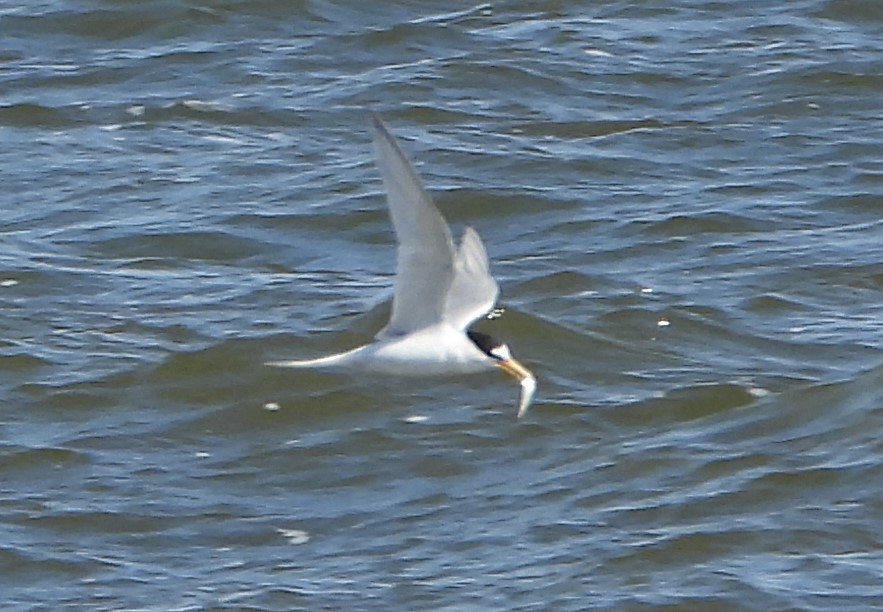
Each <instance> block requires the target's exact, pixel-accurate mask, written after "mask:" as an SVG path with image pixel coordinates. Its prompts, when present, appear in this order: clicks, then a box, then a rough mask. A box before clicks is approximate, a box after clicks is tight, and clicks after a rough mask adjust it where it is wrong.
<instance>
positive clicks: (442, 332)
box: [267, 114, 536, 418]
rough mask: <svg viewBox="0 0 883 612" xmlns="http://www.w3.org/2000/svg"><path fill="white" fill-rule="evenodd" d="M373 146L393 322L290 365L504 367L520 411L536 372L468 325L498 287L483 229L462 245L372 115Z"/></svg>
mask: <svg viewBox="0 0 883 612" xmlns="http://www.w3.org/2000/svg"><path fill="white" fill-rule="evenodd" d="M371 126H372V130H373V139H374V153H375V156H376V161H377V166H378V168H379V169H380V174H381V176H382V178H383V185H384V188H385V189H386V194H387V198H386V200H387V204H388V206H389V214H390V217H391V218H392V224H393V227H394V229H395V234H396V239H397V240H398V251H397V260H396V278H395V296H394V297H393V301H392V313H391V316H390V319H389V323H388V324H387V325H386V327H384V328H383V329H382V330H381V331H380V332H379V333H378V334H377V336H376V337H375V339H374V342H372V343H371V344H367V345H365V346H361V347H358V348H355V349H352V350H349V351H346V352H344V353H339V354H335V355H329V356H327V357H320V358H318V359H308V360H302V361H273V362H268V363H267V365H271V366H278V367H286V368H340V369H346V370H356V371H365V372H372V373H380V374H388V375H414V376H433V375H443V374H469V373H474V372H483V371H488V370H493V369H495V368H499V369H501V370H503V371H504V372H506V373H507V374H509V375H511V376H513V377H514V378H515V379H516V380H518V381H519V383H520V384H521V399H520V401H519V404H518V418H521V417H522V416H524V414H525V413H526V412H527V409H528V406H530V402H531V400H532V398H533V394H534V391H535V390H536V379H535V378H534V376H533V374H531V372H530V371H529V370H528V369H527V368H525V367H524V366H523V365H521V364H520V363H519V362H518V361H516V360H515V359H514V358H513V357H512V353H511V352H510V350H509V347H507V346H506V345H505V344H504V343H502V342H500V341H498V340H497V339H495V338H493V337H491V336H489V335H488V334H485V333H482V332H478V331H473V330H471V329H470V326H471V325H472V324H473V323H474V322H475V321H476V320H478V319H480V318H482V317H483V316H485V315H486V314H487V313H488V312H490V311H491V309H492V308H493V307H494V304H495V303H496V300H497V295H498V293H499V287H498V286H497V282H496V281H495V280H494V278H493V277H492V276H491V274H490V270H489V264H488V257H487V253H486V252H485V249H484V245H483V244H482V242H481V238H479V237H478V233H477V232H476V231H475V230H474V229H472V228H471V227H467V228H465V230H464V231H463V236H462V238H461V239H460V245H459V247H456V248H455V246H454V242H453V240H452V238H451V230H450V228H448V224H447V223H446V222H445V220H444V218H443V217H442V216H441V213H440V212H439V211H438V208H436V206H435V204H434V203H433V202H432V198H430V197H429V194H428V193H427V192H426V190H425V189H424V187H423V184H422V182H421V180H420V177H419V176H417V172H416V171H415V170H414V167H413V166H412V165H411V163H410V162H409V161H408V158H407V157H406V156H405V154H404V153H403V152H402V149H401V147H400V146H399V144H398V142H397V141H396V139H395V137H394V136H393V135H392V134H391V133H390V132H389V130H388V129H387V127H386V125H385V124H384V123H383V121H382V120H381V119H380V117H378V116H377V115H374V114H372V115H371Z"/></svg>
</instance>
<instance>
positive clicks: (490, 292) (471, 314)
mask: <svg viewBox="0 0 883 612" xmlns="http://www.w3.org/2000/svg"><path fill="white" fill-rule="evenodd" d="M499 292H500V289H499V287H498V286H497V281H495V280H494V277H493V276H491V272H490V268H489V264H488V258H487V252H485V250H484V245H483V244H482V243H481V238H479V237H478V232H476V231H475V230H474V229H472V228H471V227H467V228H466V230H465V231H464V232H463V238H462V239H461V240H460V248H459V250H458V251H457V256H456V257H455V258H454V280H453V281H452V282H451V288H450V289H449V290H448V295H447V298H446V300H445V310H444V315H443V316H444V318H445V320H446V321H447V322H448V323H450V324H451V325H453V326H454V327H456V328H458V329H463V330H465V329H466V328H467V327H469V325H470V324H472V322H473V321H475V320H476V319H477V318H479V317H481V316H482V315H484V314H486V313H487V312H488V311H490V309H491V308H493V307H494V303H495V302H496V301H497V294H498V293H499Z"/></svg>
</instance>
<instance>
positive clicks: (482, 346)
mask: <svg viewBox="0 0 883 612" xmlns="http://www.w3.org/2000/svg"><path fill="white" fill-rule="evenodd" d="M466 335H467V336H469V339H470V340H472V343H473V344H474V345H475V346H477V347H478V348H479V350H481V352H482V353H484V354H485V355H487V356H488V357H491V358H493V359H499V357H497V356H496V355H494V354H493V352H492V351H493V350H494V349H497V348H500V347H501V346H503V343H502V342H500V341H499V340H497V339H496V338H494V337H493V336H490V335H488V334H483V333H481V332H477V331H472V330H469V331H467V332H466Z"/></svg>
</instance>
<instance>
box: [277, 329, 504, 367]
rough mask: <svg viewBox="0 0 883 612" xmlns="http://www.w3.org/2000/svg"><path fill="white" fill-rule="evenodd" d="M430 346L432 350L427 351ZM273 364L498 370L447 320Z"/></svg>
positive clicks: (290, 365)
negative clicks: (343, 349) (333, 352)
mask: <svg viewBox="0 0 883 612" xmlns="http://www.w3.org/2000/svg"><path fill="white" fill-rule="evenodd" d="M427 347H432V350H431V351H427V350H426V349H427ZM274 365H283V366H286V367H299V368H328V369H346V370H359V371H363V372H376V373H378V374H388V375H393V376H444V375H448V374H450V375H457V374H474V373H477V372H488V371H491V370H493V369H495V365H494V362H493V361H492V360H491V359H489V358H488V356H487V355H485V354H484V353H483V352H482V351H481V350H480V349H479V348H478V347H476V346H475V344H474V343H473V342H472V341H471V340H469V337H468V336H467V335H466V334H464V333H463V332H462V331H461V330H458V329H455V328H453V327H451V326H450V325H448V324H447V323H439V324H438V325H433V326H430V327H425V328H423V329H421V330H418V331H415V332H413V333H410V334H405V335H401V336H394V337H385V338H383V339H381V340H377V341H375V342H372V343H371V344H367V345H365V346H360V347H358V348H355V349H352V350H350V351H346V352H344V353H338V354H336V355H329V356H327V357H320V358H318V359H308V360H303V361H284V362H279V363H276V364H274Z"/></svg>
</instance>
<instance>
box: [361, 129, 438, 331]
mask: <svg viewBox="0 0 883 612" xmlns="http://www.w3.org/2000/svg"><path fill="white" fill-rule="evenodd" d="M371 123H372V126H373V128H374V152H375V155H376V157H377V167H378V168H379V169H380V174H381V176H382V177H383V185H384V187H385V188H386V201H387V204H388V205H389V214H390V217H391V218H392V224H393V227H394V228H395V233H396V238H397V239H398V243H399V244H398V253H397V262H396V280H395V297H394V298H393V302H392V315H391V316H390V319H389V324H388V325H387V326H386V327H385V328H384V329H383V330H382V331H381V332H380V334H378V336H394V335H401V334H407V333H410V332H412V331H415V330H418V329H421V328H423V327H427V326H429V325H433V324H435V323H438V322H440V321H441V320H442V316H443V314H444V309H445V297H446V296H447V295H448V289H449V287H450V286H451V282H452V279H453V278H454V245H453V242H452V240H451V230H450V229H448V224H447V223H445V220H444V218H442V216H441V213H439V212H438V209H437V208H436V207H435V204H433V202H432V199H431V198H430V197H429V194H428V193H426V190H425V189H424V188H423V184H422V183H421V181H420V177H418V176H417V172H416V171H415V170H414V167H413V166H412V165H411V163H410V162H409V161H408V159H407V158H406V157H405V155H404V153H402V150H401V148H400V147H399V145H398V143H397V142H396V140H395V138H394V137H393V136H392V134H390V133H389V130H388V129H387V128H386V126H385V125H384V123H383V121H381V120H380V117H378V116H377V115H373V114H372V115H371Z"/></svg>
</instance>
